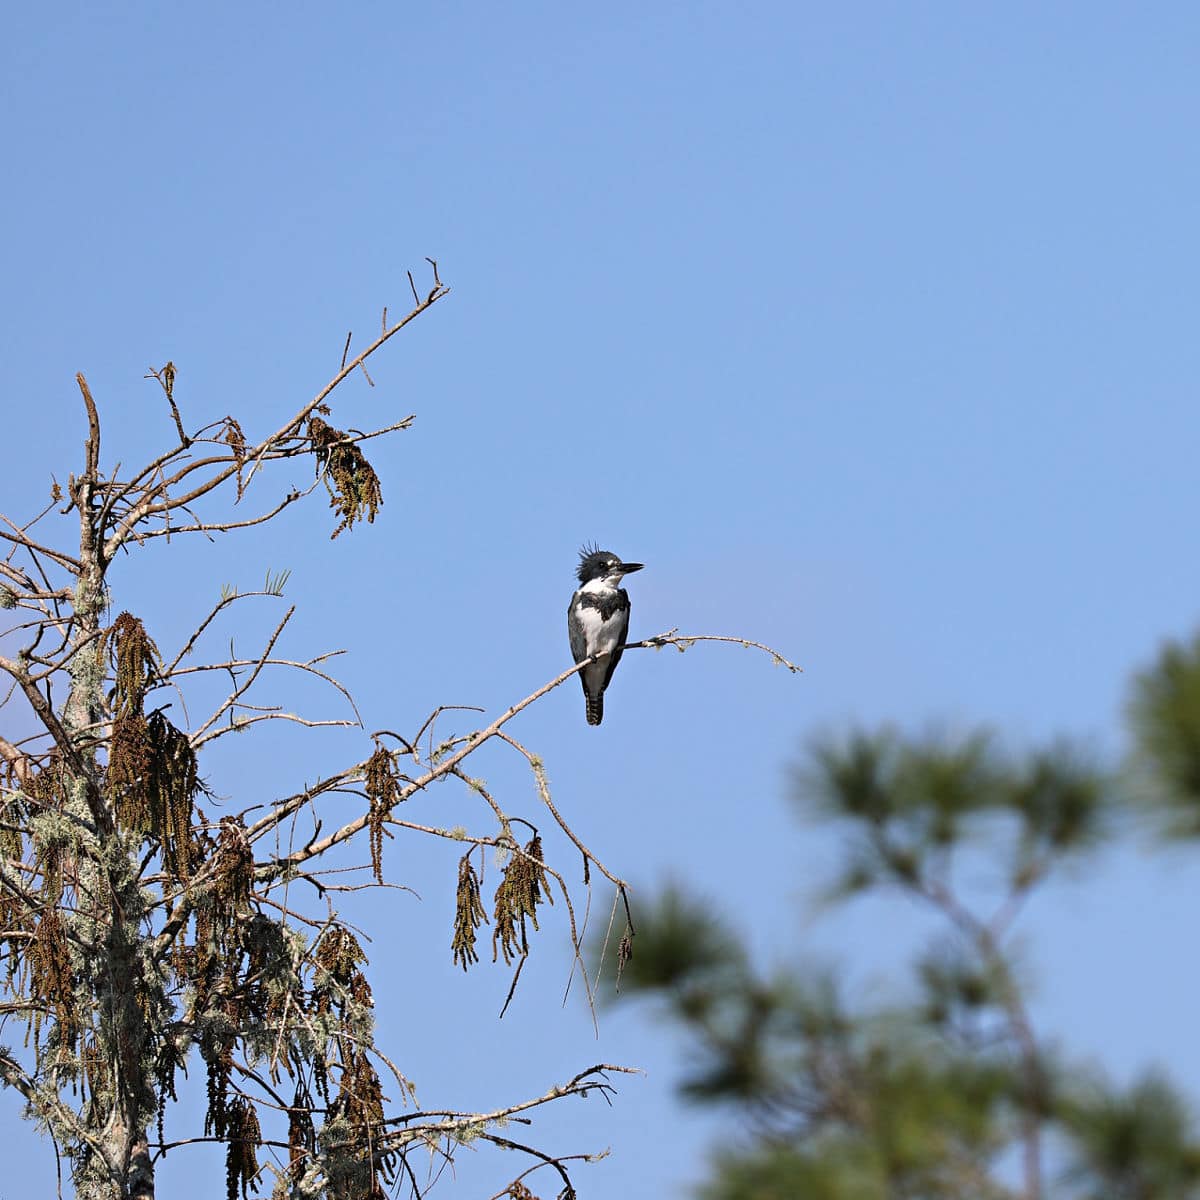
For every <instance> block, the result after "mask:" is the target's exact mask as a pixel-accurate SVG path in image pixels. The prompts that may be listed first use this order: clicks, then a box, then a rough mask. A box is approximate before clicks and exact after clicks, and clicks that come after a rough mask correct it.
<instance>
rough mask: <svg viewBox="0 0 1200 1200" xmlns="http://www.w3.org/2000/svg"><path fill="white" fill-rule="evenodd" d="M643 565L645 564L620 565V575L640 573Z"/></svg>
mask: <svg viewBox="0 0 1200 1200" xmlns="http://www.w3.org/2000/svg"><path fill="white" fill-rule="evenodd" d="M645 565H646V564H645V563H622V564H621V574H622V575H632V574H633V572H634V571H640V570H641V569H642V568H643V567H644V566H645Z"/></svg>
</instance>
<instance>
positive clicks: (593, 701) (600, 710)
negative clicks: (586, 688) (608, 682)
mask: <svg viewBox="0 0 1200 1200" xmlns="http://www.w3.org/2000/svg"><path fill="white" fill-rule="evenodd" d="M584 697H585V698H586V699H587V723H588V724H589V725H599V724H600V722H601V721H603V720H604V693H603V692H596V693H595V695H593V694H592V693H591V692H584Z"/></svg>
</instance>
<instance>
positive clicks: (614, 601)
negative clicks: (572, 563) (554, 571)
mask: <svg viewBox="0 0 1200 1200" xmlns="http://www.w3.org/2000/svg"><path fill="white" fill-rule="evenodd" d="M641 569H642V564H641V563H627V562H622V561H621V560H620V559H619V558H618V557H617V556H616V555H615V554H613V553H611V552H610V551H608V550H598V549H597V548H596V547H595V546H584V548H583V549H582V550H580V552H579V567H578V569H577V570H576V572H575V574H576V576H577V577H578V579H579V590H578V591H577V592H576V593H575V594H574V595H573V596H572V597H571V603H570V606H569V607H568V608H567V632H568V633H569V634H570V636H571V653H572V655H574V658H575V661H576V662H577V663H579V662H583V660H584V659H585V658H593V657H596V656H600V657H599V658H598V661H596V662H594V663H589V664H588V666H586V667H584V668H583V670H582V671H580V672H579V680H580V682H581V683H582V684H583V696H584V699H585V700H586V701H587V723H588V724H589V725H599V724H600V722H601V721H603V720H604V689H605V688H606V687H608V685H609V681H610V680H611V679H612V677H613V672H614V671H615V670H616V669H617V663H619V662H620V661H621V652H622V651H623V650H624V649H625V636H626V634H627V633H628V632H629V594H628V593H627V592H626V591H625V589H624V588H623V587H621V580H622V579H624V578H625V576H626V575H630V574H632V573H633V572H634V571H640V570H641Z"/></svg>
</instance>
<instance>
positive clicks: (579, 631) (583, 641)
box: [567, 597, 587, 662]
mask: <svg viewBox="0 0 1200 1200" xmlns="http://www.w3.org/2000/svg"><path fill="white" fill-rule="evenodd" d="M567 636H568V637H570V639H571V657H572V658H573V659H574V660H575V661H576V662H582V661H583V660H584V659H585V658H587V636H586V635H585V634H584V632H583V622H582V621H580V620H579V618H578V617H577V616H576V615H575V598H574V597H572V598H571V603H570V604H569V605H568V606H567Z"/></svg>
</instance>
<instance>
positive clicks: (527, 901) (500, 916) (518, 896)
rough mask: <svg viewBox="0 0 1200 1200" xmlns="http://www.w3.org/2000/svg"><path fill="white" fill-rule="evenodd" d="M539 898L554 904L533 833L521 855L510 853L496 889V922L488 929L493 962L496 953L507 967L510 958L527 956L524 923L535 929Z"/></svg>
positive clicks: (494, 914)
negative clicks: (528, 923) (490, 937)
mask: <svg viewBox="0 0 1200 1200" xmlns="http://www.w3.org/2000/svg"><path fill="white" fill-rule="evenodd" d="M543 899H545V900H548V901H549V902H550V903H551V904H553V903H554V897H553V896H552V895H551V894H550V887H549V884H548V883H547V882H546V868H545V865H544V863H543V862H542V839H541V838H540V837H538V836H537V834H534V836H533V838H532V839H531V840H530V842H529V844H528V845H527V846H526V847H525V850H524V852H523V853H522V852H517V853H514V854H513V856H512V857H511V858H510V859H509V861H508V866H507V867H506V868H505V871H504V875H503V877H502V878H501V880H500V886H499V887H497V888H496V897H495V904H496V906H495V909H494V910H493V914H492V915H493V916H494V917H495V920H496V924H495V926H494V928H493V930H492V961H493V962H495V961H496V958H497V956H498V955H499V954H503V955H504V961H505V962H506V963H510V964H511V963H512V961H513V958H514V957H516V956H520V957H522V958H523V957H524V956H525V955H526V954H528V953H529V937H528V934H527V931H526V929H525V921H526V919H528V920H529V921H531V922H532V923H533V927H534V929H536V928H537V927H538V923H537V906H538V905H539V904H540V903H541V902H542V900H543Z"/></svg>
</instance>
